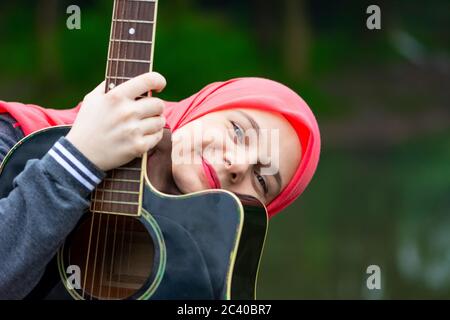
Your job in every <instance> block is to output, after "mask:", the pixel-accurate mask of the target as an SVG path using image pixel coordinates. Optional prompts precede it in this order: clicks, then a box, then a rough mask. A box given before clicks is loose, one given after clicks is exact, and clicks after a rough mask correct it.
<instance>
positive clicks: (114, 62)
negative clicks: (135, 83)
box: [106, 0, 156, 91]
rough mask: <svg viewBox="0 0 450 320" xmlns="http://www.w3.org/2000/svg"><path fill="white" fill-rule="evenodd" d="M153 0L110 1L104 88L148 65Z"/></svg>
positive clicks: (149, 64) (142, 69)
mask: <svg viewBox="0 0 450 320" xmlns="http://www.w3.org/2000/svg"><path fill="white" fill-rule="evenodd" d="M155 9H156V1H155V0H116V1H115V3H114V11H113V20H112V24H111V37H110V43H109V53H108V63H107V67H106V91H108V90H111V89H112V88H114V87H115V86H117V85H119V84H121V83H123V82H125V81H127V80H130V79H131V78H134V77H136V76H138V75H141V74H143V73H146V72H149V71H151V69H152V64H153V63H152V62H153V61H151V59H152V55H153V38H154V37H153V33H154V31H155V17H156V14H155V13H156V10H155Z"/></svg>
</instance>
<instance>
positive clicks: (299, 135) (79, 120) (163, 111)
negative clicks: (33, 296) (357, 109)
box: [0, 73, 320, 298]
mask: <svg viewBox="0 0 450 320" xmlns="http://www.w3.org/2000/svg"><path fill="white" fill-rule="evenodd" d="M165 85H166V81H165V79H164V78H163V77H162V76H161V75H159V74H157V73H148V74H144V75H141V76H139V77H136V78H135V79H132V80H130V81H128V82H126V83H124V84H121V85H119V86H117V87H116V88H114V89H113V90H111V91H109V92H108V93H106V94H105V93H104V83H102V84H100V85H99V86H98V87H97V88H96V89H95V90H94V91H93V92H91V93H90V94H88V95H87V96H86V97H85V99H84V101H83V103H82V104H81V105H79V106H77V107H76V108H74V109H70V110H51V109H43V108H41V107H38V106H34V105H23V104H19V103H5V102H0V157H1V159H3V157H4V156H5V154H6V153H7V151H8V150H9V149H10V148H11V147H12V146H13V145H14V144H15V143H16V142H17V141H18V140H20V139H21V138H22V137H23V136H24V135H28V134H30V133H32V132H34V131H36V130H39V129H41V128H44V127H48V126H54V125H60V124H72V123H73V126H72V129H71V130H70V132H69V134H68V135H67V136H66V137H62V138H61V139H60V140H59V141H58V142H57V143H56V144H55V145H54V146H53V147H52V149H51V150H50V151H49V152H48V153H47V154H46V155H45V156H44V157H43V158H42V159H40V160H37V159H34V160H30V161H29V162H28V163H27V166H26V168H25V170H24V171H23V172H22V173H21V174H20V175H19V176H18V177H17V178H16V179H15V181H14V190H13V191H12V192H11V193H10V195H9V196H8V197H7V198H4V199H0V298H22V297H24V296H26V295H27V294H28V293H29V292H30V291H31V290H32V289H33V287H34V286H35V284H36V283H37V282H38V281H39V279H40V276H41V275H42V273H43V271H44V269H45V266H46V265H47V263H48V262H49V261H50V259H51V257H52V256H53V255H54V254H55V252H56V251H57V249H58V247H59V245H60V244H61V242H62V241H63V240H64V238H65V237H66V236H67V235H68V234H69V233H70V231H71V230H72V229H73V228H74V227H75V225H76V223H77V221H78V220H79V218H80V217H81V215H82V213H83V212H84V210H85V209H86V208H88V207H89V201H88V200H87V197H88V195H89V193H90V192H91V191H92V190H93V189H94V188H95V186H97V185H98V184H99V183H100V182H101V180H102V179H103V178H104V177H105V175H106V174H105V171H108V170H110V169H113V168H116V167H119V166H121V165H124V164H126V163H128V162H129V161H131V160H132V159H134V158H136V157H139V156H141V155H142V154H144V153H145V152H148V151H149V150H152V152H151V155H152V156H150V157H149V163H151V161H152V158H153V155H154V154H155V152H157V151H158V152H159V153H160V154H161V153H162V154H164V152H166V153H167V152H169V151H170V153H171V154H170V157H169V158H171V160H172V165H171V168H170V169H169V171H168V172H166V173H167V179H165V180H171V181H172V182H173V183H172V184H170V183H169V181H168V182H164V181H165V180H164V179H162V180H161V179H159V180H158V179H157V183H155V187H157V188H158V189H159V190H160V191H163V192H167V193H190V192H194V191H200V190H204V189H208V188H222V189H226V190H229V191H232V192H236V193H240V194H247V195H251V196H254V197H256V198H258V199H259V200H260V201H261V202H263V203H264V204H265V205H266V206H267V208H268V211H269V216H270V217H273V216H274V215H275V214H277V213H279V212H280V211H281V210H283V209H284V208H285V207H287V206H288V205H289V204H290V203H292V202H293V201H294V200H295V199H296V198H297V197H298V196H299V195H300V194H301V193H302V192H303V190H304V189H305V188H306V186H307V185H308V183H309V182H310V180H311V178H312V176H313V174H314V172H315V169H316V167H317V164H318V160H319V153H320V134H319V129H318V125H317V122H316V119H315V117H314V115H313V113H312V112H311V110H310V108H309V107H308V106H307V104H306V103H305V102H304V101H303V100H302V99H301V98H300V97H299V96H298V95H297V94H296V93H294V92H293V91H292V90H290V89H289V88H287V87H286V86H284V85H282V84H279V83H277V82H274V81H270V80H267V79H260V78H240V79H233V80H230V81H226V82H218V83H213V84H211V85H209V86H207V87H205V88H204V89H202V90H201V91H200V92H198V93H197V94H195V95H193V96H191V97H190V98H188V99H185V100H183V101H180V102H177V103H174V102H165V101H162V100H160V99H158V98H155V97H147V98H143V99H140V100H135V98H136V97H138V96H140V95H142V94H143V93H145V92H148V91H157V92H160V91H161V90H163V89H164V87H165ZM167 131H169V132H170V133H171V135H165V134H164V132H167ZM199 133H200V134H199ZM167 136H168V137H169V138H168V139H167V138H164V137H167ZM168 140H169V141H168ZM167 144H169V145H170V148H165V147H164V146H165V145H167ZM155 150H156V151H155ZM166 157H167V154H166ZM186 159H187V160H188V161H186ZM156 171H157V170H153V171H152V166H151V165H149V175H152V176H153V177H154V176H155V172H156ZM160 174H164V173H160ZM150 180H151V181H152V183H153V180H152V178H150ZM0 183H1V181H0Z"/></svg>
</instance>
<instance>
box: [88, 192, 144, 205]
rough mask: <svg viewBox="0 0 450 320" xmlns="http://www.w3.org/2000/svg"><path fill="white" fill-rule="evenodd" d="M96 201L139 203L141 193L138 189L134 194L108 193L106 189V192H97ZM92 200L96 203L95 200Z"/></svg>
mask: <svg viewBox="0 0 450 320" xmlns="http://www.w3.org/2000/svg"><path fill="white" fill-rule="evenodd" d="M134 192H136V193H134ZM95 199H97V200H99V199H103V200H108V201H125V202H139V192H138V190H137V189H136V190H134V191H133V193H125V192H108V191H107V189H106V191H96V192H95ZM91 200H92V201H94V199H91Z"/></svg>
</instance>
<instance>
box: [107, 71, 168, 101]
mask: <svg viewBox="0 0 450 320" xmlns="http://www.w3.org/2000/svg"><path fill="white" fill-rule="evenodd" d="M165 86H166V79H165V78H164V77H163V76H162V75H160V74H159V73H157V72H149V73H144V74H142V75H140V76H137V77H135V78H133V79H131V80H128V81H127V82H124V83H122V84H120V85H118V86H117V87H115V88H114V89H112V90H111V91H110V92H112V91H114V92H115V93H116V94H118V95H120V96H125V97H127V98H129V99H135V98H137V97H139V96H141V95H143V94H144V93H147V92H148V91H150V90H156V91H158V92H160V91H162V90H163V89H164V87H165Z"/></svg>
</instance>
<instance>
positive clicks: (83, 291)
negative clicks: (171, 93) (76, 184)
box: [82, 1, 117, 299]
mask: <svg viewBox="0 0 450 320" xmlns="http://www.w3.org/2000/svg"><path fill="white" fill-rule="evenodd" d="M116 14H117V1H114V6H113V14H112V16H113V19H114V18H115V17H116ZM111 23H112V32H111V35H110V37H111V39H114V37H115V34H116V25H115V23H114V21H112V22H111ZM111 39H110V46H111V47H110V49H111V50H110V53H111V52H114V42H112V41H111ZM108 58H110V57H108ZM107 66H108V68H107V76H108V75H110V74H111V70H112V65H111V63H110V61H108V62H107ZM108 85H109V79H108V78H107V79H106V88H105V92H106V91H107V87H108ZM100 186H103V187H104V188H102V189H103V190H105V189H106V188H105V186H106V182H105V181H103V182H102V183H101V184H100ZM103 197H104V191H103V192H102V198H103ZM92 201H93V203H94V205H93V209H94V210H93V211H94V212H92V213H91V227H90V232H89V242H88V250H87V257H86V267H85V273H84V280H83V289H82V298H83V299H84V298H85V294H86V281H87V275H88V273H89V259H90V255H91V246H92V234H93V229H94V224H95V215H96V213H95V209H96V204H97V203H99V201H98V197H97V188H96V189H95V196H94V200H92ZM100 211H102V202H100ZM93 281H94V279H92V284H93ZM93 296H94V293H93V292H92V290H91V292H90V299H93Z"/></svg>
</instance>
